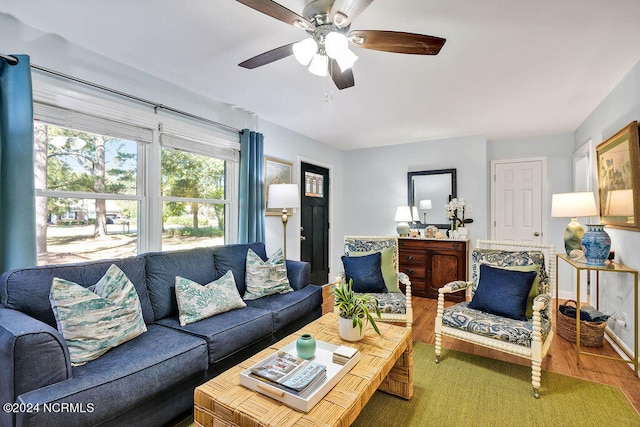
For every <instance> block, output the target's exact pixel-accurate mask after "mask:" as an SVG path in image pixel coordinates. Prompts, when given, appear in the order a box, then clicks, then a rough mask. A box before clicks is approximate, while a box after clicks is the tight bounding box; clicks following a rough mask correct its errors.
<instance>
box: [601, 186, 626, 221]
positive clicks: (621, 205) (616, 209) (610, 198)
mask: <svg viewBox="0 0 640 427" xmlns="http://www.w3.org/2000/svg"><path fill="white" fill-rule="evenodd" d="M604 214H605V215H607V216H609V215H611V216H631V215H633V190H632V189H628V190H613V191H610V192H609V193H608V194H607V200H606V204H605V207H604Z"/></svg>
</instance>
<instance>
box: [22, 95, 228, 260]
mask: <svg viewBox="0 0 640 427" xmlns="http://www.w3.org/2000/svg"><path fill="white" fill-rule="evenodd" d="M43 87H44V86H43ZM46 89H48V91H43V90H35V91H34V99H36V102H34V159H35V167H34V173H35V186H36V216H37V220H36V226H37V232H36V236H37V248H38V264H39V265H45V264H53V263H56V264H57V263H68V262H80V261H89V260H99V259H109V258H121V257H127V256H133V255H136V254H139V253H142V252H149V251H160V250H163V251H170V250H177V249H186V248H192V247H198V246H213V245H218V244H224V243H228V241H233V240H234V239H233V238H231V239H229V236H233V233H235V231H236V228H235V227H234V225H233V224H234V221H233V218H236V219H237V208H236V207H235V206H234V205H233V203H232V201H233V200H235V195H234V194H235V191H237V190H236V188H237V176H236V164H237V162H238V153H239V150H238V149H239V142H238V140H237V137H236V136H235V135H232V136H229V135H225V136H221V132H220V131H216V130H212V129H211V128H209V127H204V126H196V125H194V124H192V123H186V122H185V121H182V120H177V119H175V118H174V117H160V116H159V115H158V114H155V113H151V112H148V111H143V110H140V109H139V107H136V108H134V107H130V106H128V105H126V103H119V102H113V101H110V100H105V99H102V98H99V97H95V98H92V97H88V96H87V95H86V94H84V95H78V96H74V95H72V96H68V92H60V93H58V94H57V97H56V96H54V95H53V94H56V93H57V92H56V88H55V87H53V88H52V87H51V86H48V85H47V86H46ZM38 94H39V95H40V96H38ZM62 95H64V96H62ZM58 99H59V100H61V101H60V105H52V104H53V103H56V104H57V101H58ZM52 100H55V101H56V102H51V101H52ZM63 106H64V107H63ZM160 119H162V123H161V122H160ZM156 129H157V130H156ZM166 129H169V131H167V130H166Z"/></svg>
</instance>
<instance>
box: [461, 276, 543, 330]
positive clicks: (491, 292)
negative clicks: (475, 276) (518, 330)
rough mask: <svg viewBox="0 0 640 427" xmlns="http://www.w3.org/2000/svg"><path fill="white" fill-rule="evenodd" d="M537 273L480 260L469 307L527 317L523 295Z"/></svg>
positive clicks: (520, 317)
mask: <svg viewBox="0 0 640 427" xmlns="http://www.w3.org/2000/svg"><path fill="white" fill-rule="evenodd" d="M537 275H538V273H537V272H536V271H515V270H505V269H503V268H497V267H491V266H489V265H487V264H482V265H481V266H480V281H479V283H478V288H477V289H476V292H475V293H474V295H473V299H472V300H471V302H470V303H469V308H473V309H475V310H481V311H485V312H487V313H491V314H496V315H499V316H506V317H510V318H512V319H516V320H527V316H526V315H525V314H526V310H527V297H528V295H529V293H530V292H531V286H532V285H533V282H534V280H535V278H536V276H537Z"/></svg>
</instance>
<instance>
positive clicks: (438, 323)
mask: <svg viewBox="0 0 640 427" xmlns="http://www.w3.org/2000/svg"><path fill="white" fill-rule="evenodd" d="M443 313H444V294H443V293H440V292H439V293H438V309H437V312H436V325H435V330H436V363H439V362H440V354H441V353H442V314H443Z"/></svg>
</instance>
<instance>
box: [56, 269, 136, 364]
mask: <svg viewBox="0 0 640 427" xmlns="http://www.w3.org/2000/svg"><path fill="white" fill-rule="evenodd" d="M92 288H93V287H92ZM50 298H51V307H52V308H53V312H54V314H55V316H56V322H57V324H58V330H59V331H60V333H62V336H63V337H64V340H65V342H66V343H67V347H68V348H69V356H70V357H71V364H72V365H74V366H77V365H83V364H85V363H87V362H89V361H91V360H94V359H97V358H98V357H100V356H102V355H103V354H105V353H106V352H107V351H109V350H110V349H112V348H114V347H117V346H119V345H120V344H122V343H124V342H126V341H129V340H131V339H133V338H135V337H137V336H138V335H140V334H142V333H143V332H146V330H147V328H146V327H145V324H144V320H143V319H142V309H141V308H140V301H139V300H138V295H137V293H136V290H135V288H134V287H133V284H132V283H131V282H130V281H129V279H128V278H127V276H126V275H125V274H124V273H123V272H122V270H120V269H119V268H118V267H117V266H115V265H112V266H111V267H109V270H107V272H106V273H105V275H104V276H103V277H102V278H101V279H100V280H99V281H98V283H96V285H95V289H85V288H83V287H82V286H80V285H77V284H75V283H73V282H70V281H68V280H62V279H59V278H57V277H56V278H54V279H53V285H52V286H51V294H50Z"/></svg>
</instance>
